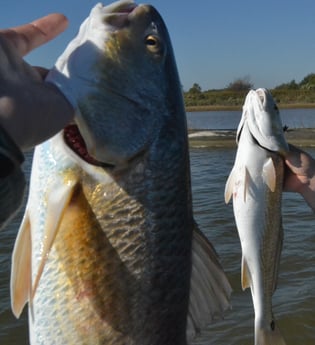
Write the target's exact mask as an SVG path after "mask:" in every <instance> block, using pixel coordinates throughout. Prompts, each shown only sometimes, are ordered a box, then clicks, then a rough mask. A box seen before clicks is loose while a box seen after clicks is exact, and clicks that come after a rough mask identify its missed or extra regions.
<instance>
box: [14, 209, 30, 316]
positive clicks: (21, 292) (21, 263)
mask: <svg viewBox="0 0 315 345" xmlns="http://www.w3.org/2000/svg"><path fill="white" fill-rule="evenodd" d="M31 257H32V243H31V224H30V218H29V214H28V210H27V209H26V212H25V215H24V218H23V221H22V224H21V226H20V229H19V232H18V236H17V239H16V241H15V245H14V249H13V254H12V267H11V308H12V311H13V314H14V315H15V317H16V318H19V317H20V315H21V313H22V310H23V308H24V306H25V304H26V303H27V301H28V300H29V297H30V292H31V275H32V272H31Z"/></svg>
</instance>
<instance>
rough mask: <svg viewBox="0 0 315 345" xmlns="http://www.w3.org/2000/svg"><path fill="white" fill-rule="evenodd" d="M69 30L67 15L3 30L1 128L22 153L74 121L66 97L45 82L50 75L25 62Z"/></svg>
mask: <svg viewBox="0 0 315 345" xmlns="http://www.w3.org/2000/svg"><path fill="white" fill-rule="evenodd" d="M66 27H67V19H66V18H65V17H64V16H63V15H61V14H50V15H48V16H46V17H43V18H40V19H38V20H35V21H34V22H32V23H29V24H25V25H22V26H19V27H15V28H11V29H6V30H0V125H1V126H2V127H3V128H4V129H5V130H6V131H7V133H8V134H9V135H10V136H11V137H12V139H13V140H14V141H15V143H16V144H17V145H18V146H19V148H20V149H22V150H24V149H27V148H30V147H33V146H35V145H37V144H39V143H40V142H42V141H44V140H46V139H48V138H49V137H51V136H52V135H54V134H55V133H57V132H58V131H59V130H60V129H62V128H63V127H64V126H65V125H66V124H67V123H68V122H69V121H70V120H71V119H72V116H73V109H72V107H71V106H70V104H69V103H68V101H67V100H66V99H65V97H64V96H63V95H62V94H61V92H59V91H58V90H57V88H56V87H55V86H53V85H51V84H50V83H44V82H43V78H44V77H45V74H46V73H47V71H46V70H45V69H43V68H35V67H32V66H30V65H28V64H27V63H26V62H25V61H24V60H23V58H22V57H23V56H24V55H25V54H27V53H29V52H30V51H32V50H33V49H35V48H37V47H38V46H40V45H42V44H45V43H47V42H48V41H50V40H51V39H53V38H55V37H56V36H57V35H58V34H60V33H61V32H62V31H64V30H65V28H66Z"/></svg>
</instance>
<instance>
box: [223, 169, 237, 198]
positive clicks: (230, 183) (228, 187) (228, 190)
mask: <svg viewBox="0 0 315 345" xmlns="http://www.w3.org/2000/svg"><path fill="white" fill-rule="evenodd" d="M234 184H235V173H234V168H233V169H232V171H231V173H230V175H229V177H228V179H227V181H226V184H225V190H224V200H225V203H226V204H228V203H229V202H230V200H231V197H232V195H233V190H234Z"/></svg>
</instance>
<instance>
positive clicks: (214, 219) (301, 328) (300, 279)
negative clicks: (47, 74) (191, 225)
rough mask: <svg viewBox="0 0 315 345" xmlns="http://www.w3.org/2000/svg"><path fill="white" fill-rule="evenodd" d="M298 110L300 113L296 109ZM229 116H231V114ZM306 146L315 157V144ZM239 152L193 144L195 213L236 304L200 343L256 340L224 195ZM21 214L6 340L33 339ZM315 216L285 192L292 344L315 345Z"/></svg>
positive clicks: (5, 255)
mask: <svg viewBox="0 0 315 345" xmlns="http://www.w3.org/2000/svg"><path fill="white" fill-rule="evenodd" d="M307 112H308V111H307ZM312 114H313V113H311V112H310V114H309V115H310V118H309V119H307V117H306V120H303V121H305V122H306V121H309V120H312V119H313V115H312ZM233 115H235V114H233ZM292 115H293V116H294V117H296V116H295V115H294V113H292ZM193 116H196V114H194V115H193ZM208 116H209V114H208ZM221 116H222V114H221ZM227 117H228V118H231V115H230V114H229V115H228V116H227ZM314 117H315V115H314ZM222 119H223V116H222ZM307 123H308V122H307ZM201 125H202V124H201ZM203 126H205V124H203ZM236 126H237V123H236ZM307 126H309V125H307ZM313 127H315V125H314V126H313ZM204 128H205V127H204ZM229 128H231V126H230V127H229ZM207 129H215V128H213V127H207ZM314 140H315V138H314ZM306 150H307V151H308V152H309V153H310V154H312V155H313V156H314V157H315V149H313V148H312V149H311V148H306ZM234 156H235V151H234V149H224V148H222V149H215V148H209V147H208V148H191V170H192V188H193V202H194V212H195V218H196V220H197V222H198V223H199V225H200V227H201V229H202V230H203V231H204V232H205V234H206V235H207V236H208V238H209V239H210V240H211V242H212V243H213V244H214V246H215V248H216V250H217V252H218V253H219V255H220V257H221V262H222V264H223V267H224V268H225V271H226V273H227V275H228V278H229V280H230V282H231V285H232V287H233V290H234V291H233V295H232V306H233V309H232V310H231V311H229V312H227V314H226V317H225V320H223V321H217V322H216V323H214V324H213V325H211V326H209V327H208V329H206V330H204V331H203V333H202V334H201V336H200V337H198V338H197V339H196V341H195V345H214V344H215V345H253V308H252V303H251V297H250V292H249V290H247V291H245V292H243V291H242V290H241V286H240V263H241V248H240V243H239V239H238V235H237V231H236V228H235V223H234V218H233V211H232V205H231V204H229V205H225V204H224V199H223V191H224V186H225V182H226V179H227V176H228V174H229V172H230V170H231V168H232V165H233V161H234ZM25 171H26V172H27V173H29V171H30V155H28V159H27V161H26V163H25ZM21 217H22V212H20V214H19V215H18V216H17V217H16V219H15V221H14V222H13V223H11V224H10V226H9V227H8V228H7V229H5V230H4V231H2V233H1V234H0V239H1V240H0V274H1V280H0V344H1V345H28V344H29V343H28V328H27V313H26V311H24V312H23V315H22V317H21V319H20V320H16V319H15V318H14V317H13V315H12V312H11V310H10V297H9V296H10V293H9V275H10V260H11V259H10V256H11V251H12V247H13V243H14V240H15V236H16V233H17V229H18V227H19V223H20V220H21ZM314 221H315V216H314V214H313V213H312V212H311V210H310V209H309V208H308V207H307V206H306V204H305V203H304V202H303V199H302V198H301V197H300V196H298V195H295V194H290V193H285V194H284V202H283V223H284V230H285V238H284V246H283V252H282V257H281V266H280V272H279V281H278V288H277V290H276V293H275V295H274V299H273V301H274V314H275V318H276V321H277V324H278V326H279V327H280V329H281V331H282V333H283V334H284V336H285V338H286V340H287V345H297V344H298V345H314V344H315V251H314V248H315V222H314ZM60 345H61V344H60ZM62 345H63V344H62ZM64 345H66V344H64ZM91 345H92V344H91Z"/></svg>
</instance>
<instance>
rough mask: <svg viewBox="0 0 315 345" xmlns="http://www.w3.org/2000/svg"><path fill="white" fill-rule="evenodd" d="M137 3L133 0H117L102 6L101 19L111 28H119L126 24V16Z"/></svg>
mask: <svg viewBox="0 0 315 345" xmlns="http://www.w3.org/2000/svg"><path fill="white" fill-rule="evenodd" d="M137 7H138V5H137V4H136V3H134V1H133V0H126V1H118V2H114V3H113V4H112V5H108V6H106V7H104V10H105V11H104V17H103V20H104V22H105V23H106V24H107V25H110V26H111V27H112V28H113V29H119V28H122V27H124V26H126V25H128V21H129V20H128V16H129V14H131V13H132V12H133V11H134V10H135V9H136V8H137Z"/></svg>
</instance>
